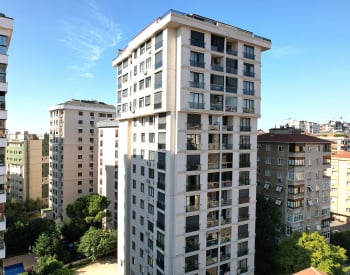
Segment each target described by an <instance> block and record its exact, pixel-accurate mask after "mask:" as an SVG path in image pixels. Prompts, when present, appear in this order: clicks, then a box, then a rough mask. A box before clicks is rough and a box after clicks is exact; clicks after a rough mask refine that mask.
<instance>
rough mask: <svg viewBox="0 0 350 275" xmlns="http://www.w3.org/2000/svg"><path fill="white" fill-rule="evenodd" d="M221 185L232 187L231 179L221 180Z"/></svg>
mask: <svg viewBox="0 0 350 275" xmlns="http://www.w3.org/2000/svg"><path fill="white" fill-rule="evenodd" d="M221 187H222V188H225V187H232V180H222V181H221Z"/></svg>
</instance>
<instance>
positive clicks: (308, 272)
mask: <svg viewBox="0 0 350 275" xmlns="http://www.w3.org/2000/svg"><path fill="white" fill-rule="evenodd" d="M293 275H327V273H325V272H323V271H320V270H317V269H316V268H314V267H309V268H306V269H303V270H301V271H299V272H297V273H294V274H293Z"/></svg>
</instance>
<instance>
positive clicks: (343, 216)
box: [330, 151, 350, 223]
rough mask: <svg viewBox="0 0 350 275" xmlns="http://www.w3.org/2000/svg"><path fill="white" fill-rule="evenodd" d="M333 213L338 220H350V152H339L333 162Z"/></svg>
mask: <svg viewBox="0 0 350 275" xmlns="http://www.w3.org/2000/svg"><path fill="white" fill-rule="evenodd" d="M330 176H331V213H332V217H333V218H334V219H336V220H339V221H342V222H345V223H348V222H349V218H350V152H345V151H342V152H337V154H334V155H332V161H331V171H330Z"/></svg>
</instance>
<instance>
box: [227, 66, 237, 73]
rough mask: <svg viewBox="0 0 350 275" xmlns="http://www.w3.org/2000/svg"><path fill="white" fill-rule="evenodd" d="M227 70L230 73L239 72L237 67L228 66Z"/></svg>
mask: <svg viewBox="0 0 350 275" xmlns="http://www.w3.org/2000/svg"><path fill="white" fill-rule="evenodd" d="M226 72H227V73H229V74H237V69H236V68H234V67H226Z"/></svg>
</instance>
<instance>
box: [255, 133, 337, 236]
mask: <svg viewBox="0 0 350 275" xmlns="http://www.w3.org/2000/svg"><path fill="white" fill-rule="evenodd" d="M258 146H259V147H258V148H259V149H258V193H259V194H262V195H264V196H265V198H266V199H269V200H272V201H274V202H275V204H276V205H278V206H279V207H280V208H281V212H282V224H283V225H285V226H284V227H283V226H282V228H285V231H284V232H282V233H283V234H285V235H287V236H288V235H290V234H292V232H294V231H305V230H308V231H311V232H312V231H319V233H320V234H322V235H324V236H325V237H326V238H327V239H329V237H330V177H329V176H328V174H327V169H328V168H330V164H331V144H330V142H329V141H327V140H324V139H320V138H317V137H314V136H310V135H304V134H301V131H300V130H298V129H295V128H291V127H289V128H279V129H271V130H270V131H269V133H266V134H262V135H259V136H258Z"/></svg>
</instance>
